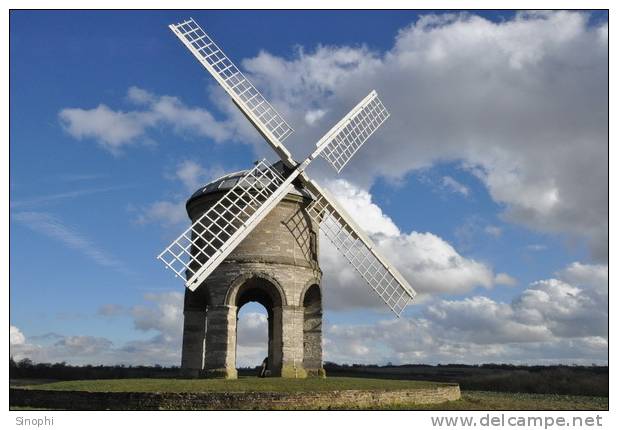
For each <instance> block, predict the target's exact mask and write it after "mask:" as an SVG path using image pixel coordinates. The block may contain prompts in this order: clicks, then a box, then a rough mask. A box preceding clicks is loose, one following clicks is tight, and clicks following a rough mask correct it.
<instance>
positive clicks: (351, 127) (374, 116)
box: [317, 90, 390, 173]
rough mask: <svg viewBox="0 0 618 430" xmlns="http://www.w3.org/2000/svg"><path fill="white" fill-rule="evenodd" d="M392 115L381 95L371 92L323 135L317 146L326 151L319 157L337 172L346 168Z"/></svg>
mask: <svg viewBox="0 0 618 430" xmlns="http://www.w3.org/2000/svg"><path fill="white" fill-rule="evenodd" d="M389 115H390V114H389V113H388V111H387V110H386V108H385V107H384V105H383V104H382V102H381V101H380V99H379V98H378V93H376V92H375V90H374V91H371V92H370V93H369V95H368V96H367V97H365V98H364V99H363V100H362V101H361V102H360V103H359V104H358V105H356V107H355V108H354V109H352V110H351V111H350V113H348V114H347V115H346V116H345V117H343V119H342V120H341V121H339V123H337V125H336V126H335V127H333V128H332V129H331V130H330V131H329V132H328V133H326V134H325V135H324V137H323V138H322V139H320V140H319V141H318V143H317V146H318V147H319V146H322V145H326V146H327V148H325V149H324V151H322V152H321V153H320V156H321V157H323V158H324V159H325V160H326V161H328V162H329V163H330V164H331V166H333V168H334V169H335V170H336V171H337V173H339V172H341V170H342V169H343V168H344V167H345V165H346V164H347V163H348V161H350V158H352V156H353V155H354V154H356V151H358V150H359V148H360V147H361V146H363V144H364V143H365V142H366V141H367V139H369V137H370V136H371V135H372V134H373V132H374V131H376V130H377V129H378V127H380V126H381V125H382V123H384V121H386V120H387V119H388V117H389Z"/></svg>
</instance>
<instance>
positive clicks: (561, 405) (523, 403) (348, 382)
mask: <svg viewBox="0 0 618 430" xmlns="http://www.w3.org/2000/svg"><path fill="white" fill-rule="evenodd" d="M13 382H14V383H12V385H13V386H20V387H21V388H36V389H48V390H80V391H108V392H112V391H113V392H119V391H133V392H213V391H225V392H251V391H271V392H298V391H329V390H377V389H389V390H396V389H410V388H430V387H435V386H438V385H440V383H436V382H429V381H409V380H392V379H369V378H348V377H329V378H325V379H318V378H308V379H281V378H264V379H260V378H255V377H241V378H239V379H237V380H222V379H108V380H105V379H100V380H83V381H62V382H53V383H43V384H41V383H36V381H31V382H32V384H20V383H19V382H18V381H13ZM608 407H609V399H608V397H590V396H569V395H555V394H525V393H498V392H491V391H468V390H462V396H461V399H460V400H457V401H451V402H446V403H440V404H435V405H413V404H399V405H393V406H391V407H389V409H395V410H607V409H608ZM355 408H356V407H355V405H349V407H346V408H344V409H355ZM13 409H20V408H13ZM363 409H365V408H363ZM381 409H382V408H381Z"/></svg>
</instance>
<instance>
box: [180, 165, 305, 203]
mask: <svg viewBox="0 0 618 430" xmlns="http://www.w3.org/2000/svg"><path fill="white" fill-rule="evenodd" d="M272 167H273V168H275V169H277V170H279V171H280V172H282V173H283V171H284V169H285V168H284V165H283V163H282V162H281V161H278V162H276V163H275V164H273V166H272ZM249 170H250V169H246V170H240V171H238V172H232V173H228V174H226V175H223V176H221V177H219V178H217V179H215V180H213V181H211V182H209V183H207V184H206V185H202V186H201V187H200V188H199V189H198V190H197V191H196V192H194V193H193V194H192V195H191V197H189V199H188V200H187V205H189V203H190V202H191V201H192V200H194V199H197V198H200V197H202V196H205V195H208V194H215V193H225V192H227V191H229V190H230V189H231V188H232V187H234V186H235V185H236V184H238V181H240V179H241V178H242V177H243V176H245V175H246V174H247V172H249ZM288 194H292V195H295V196H299V197H305V198H309V199H311V198H312V197H311V194H309V192H307V191H306V190H305V189H304V188H301V187H299V186H298V185H296V184H294V188H292V190H291V191H290V192H289V193H288Z"/></svg>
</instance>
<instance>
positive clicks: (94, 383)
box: [15, 377, 442, 393]
mask: <svg viewBox="0 0 618 430" xmlns="http://www.w3.org/2000/svg"><path fill="white" fill-rule="evenodd" d="M441 384H442V383H440V382H430V381H405V380H392V379H391V380H389V379H371V378H346V377H337V378H324V379H323V378H307V379H284V378H256V377H240V378H238V379H232V380H224V379H169V378H166V379H145V378H144V379H94V380H86V381H62V382H53V383H47V384H36V385H26V386H24V385H21V387H22V388H26V387H27V388H36V389H39V390H75V391H107V392H120V391H133V392H170V393H181V392H213V391H227V392H251V391H272V392H299V391H333V390H380V389H383V390H404V389H414V388H431V387H436V386H439V385H441ZM15 385H16V384H15Z"/></svg>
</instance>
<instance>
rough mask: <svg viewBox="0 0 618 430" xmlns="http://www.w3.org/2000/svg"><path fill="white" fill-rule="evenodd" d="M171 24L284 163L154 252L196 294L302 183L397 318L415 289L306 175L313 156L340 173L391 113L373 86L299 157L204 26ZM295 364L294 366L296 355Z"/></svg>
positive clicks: (237, 188)
mask: <svg viewBox="0 0 618 430" xmlns="http://www.w3.org/2000/svg"><path fill="white" fill-rule="evenodd" d="M169 28H170V29H171V30H172V32H173V33H174V34H175V35H176V36H177V37H178V39H180V41H181V42H182V43H183V44H184V45H185V46H186V47H187V49H189V51H190V52H191V53H192V54H193V55H194V56H195V58H197V60H198V61H199V62H200V63H201V64H202V66H204V68H205V69H206V70H207V71H208V72H209V73H210V74H211V75H212V76H213V77H214V78H215V80H216V81H217V82H218V83H219V84H220V85H221V87H222V88H223V89H224V90H225V92H226V93H227V94H228V95H229V96H230V97H231V98H232V101H233V102H234V104H235V105H236V106H237V107H238V108H239V109H240V110H241V112H242V113H243V114H244V115H245V116H246V118H247V119H248V120H249V121H250V122H251V124H253V126H254V127H255V128H256V129H257V131H258V132H259V133H260V134H261V135H262V137H263V138H264V139H265V140H266V142H267V143H268V144H269V145H270V146H271V147H272V149H274V151H275V152H276V153H277V154H278V155H279V157H280V158H281V162H280V163H278V164H279V165H281V164H282V165H283V168H281V167H278V166H275V165H269V164H268V163H267V162H266V160H262V161H260V162H258V163H256V165H255V167H253V168H252V169H251V170H249V171H247V172H244V173H243V175H242V176H241V177H240V178H238V179H237V182H236V184H235V185H234V186H233V187H231V188H230V189H229V190H228V191H227V192H226V194H225V195H223V196H222V197H221V198H220V199H219V200H218V201H217V202H216V203H215V204H213V205H212V206H211V207H210V208H209V209H208V210H206V211H204V212H203V214H201V216H199V217H197V219H195V220H194V222H193V223H192V225H191V226H190V227H189V228H188V229H187V230H185V231H184V232H183V233H182V234H181V235H180V236H179V237H178V238H177V239H176V240H174V241H173V242H172V243H171V244H170V245H169V246H167V247H166V248H165V249H164V250H163V252H161V253H160V254H159V256H158V257H157V258H158V259H160V260H161V261H162V262H163V263H164V264H165V266H166V267H167V268H169V269H171V270H172V271H173V272H174V273H175V275H176V276H178V277H181V278H184V277H186V282H185V285H186V287H187V288H188V290H189V291H191V292H195V291H196V289H198V287H200V285H202V284H203V283H204V282H205V281H206V280H207V278H208V277H209V275H211V274H212V273H213V271H214V270H215V269H216V268H217V267H218V266H219V265H220V264H221V263H222V262H223V261H224V260H225V259H226V258H227V257H228V256H229V255H230V253H231V252H233V251H234V249H235V248H236V247H237V246H239V244H240V243H241V242H242V241H243V240H244V239H245V238H247V236H248V235H249V234H250V233H251V232H252V231H253V230H254V229H255V228H256V226H258V225H259V224H260V222H261V221H262V220H264V219H265V217H267V216H268V215H269V213H271V211H273V209H274V208H275V207H276V206H277V205H278V204H279V203H280V202H281V201H282V199H283V198H284V197H285V196H286V195H287V194H288V193H289V192H290V190H291V189H292V188H293V187H294V186H296V185H298V184H300V186H301V187H302V188H303V189H304V190H306V191H308V192H309V193H310V194H311V196H312V197H313V199H312V202H311V204H310V205H309V206H308V207H307V212H308V214H309V216H310V217H311V218H312V219H313V221H314V222H315V223H316V225H319V229H320V231H321V232H322V233H323V235H324V236H325V237H326V238H327V239H328V240H330V241H331V242H332V243H333V245H334V246H335V247H336V248H337V250H338V251H339V252H340V253H341V254H342V255H343V257H345V259H346V260H347V261H348V262H349V263H350V264H351V265H352V266H353V267H354V269H356V271H357V272H358V273H359V274H360V275H361V277H362V278H363V279H364V280H365V281H366V283H367V284H368V285H369V287H370V288H371V289H372V290H373V291H374V292H375V293H377V294H378V296H379V297H380V298H381V299H382V300H383V301H384V303H386V305H387V306H388V307H389V308H390V309H391V310H392V311H393V312H394V313H395V315H397V316H400V315H401V312H402V311H403V310H404V308H405V307H406V305H407V304H408V303H409V302H410V301H411V300H412V299H413V298H414V296H415V294H416V293H415V292H414V290H413V289H412V287H410V285H409V284H408V282H407V281H406V280H405V279H404V277H403V276H402V275H401V274H400V273H399V272H398V271H397V269H396V268H395V267H394V266H392V265H391V264H389V263H388V261H387V260H386V259H385V258H384V257H383V256H382V255H380V253H379V252H378V250H377V249H376V247H375V245H374V244H373V243H372V241H371V240H370V239H369V238H368V237H367V235H366V234H365V233H364V232H363V231H362V229H361V228H360V227H359V226H358V225H357V224H356V223H355V222H354V221H353V219H352V217H351V216H350V215H349V214H348V213H346V211H345V210H344V209H343V208H342V207H341V206H340V205H339V204H338V203H337V202H336V200H335V199H334V198H333V197H332V196H331V195H330V194H329V193H328V192H327V191H326V190H324V189H322V188H321V187H320V186H319V185H318V184H317V183H316V182H315V181H313V180H312V179H310V178H309V177H308V176H307V174H306V173H305V170H306V168H307V166H308V165H309V164H310V163H311V162H312V161H313V160H315V159H316V158H317V157H318V156H320V157H322V158H324V159H325V160H326V161H327V162H328V163H329V164H330V165H331V166H332V167H333V168H334V169H335V170H336V171H337V172H338V173H339V172H341V170H342V169H343V168H344V167H345V165H346V164H347V163H348V162H349V161H350V159H351V158H352V156H353V155H354V154H355V153H356V152H357V151H358V150H359V149H360V147H361V146H362V145H363V144H364V143H365V142H366V141H367V139H368V138H369V137H370V136H371V135H372V134H373V133H374V132H375V131H376V130H377V129H378V128H379V127H380V126H381V125H382V124H383V123H384V121H386V119H387V118H388V117H389V113H388V111H387V110H386V108H385V107H384V105H383V104H382V102H381V101H380V99H379V98H378V95H377V93H376V92H375V91H371V92H370V93H369V94H368V95H367V96H366V97H365V98H364V99H363V100H361V102H360V103H358V104H357V105H356V106H355V107H354V108H353V109H352V110H351V111H350V112H349V113H348V114H347V115H345V116H344V117H343V118H342V119H341V120H340V121H339V122H338V123H337V124H335V125H334V126H333V127H332V128H331V129H330V130H329V131H328V132H327V133H326V134H325V135H324V136H323V137H322V138H321V139H320V140H319V141H318V142H317V143H316V148H315V150H314V151H313V152H312V153H311V154H310V155H309V156H308V157H307V158H305V159H304V160H303V161H302V162H297V161H296V160H294V158H293V157H292V154H291V153H290V151H288V150H287V149H286V147H285V146H284V145H283V142H284V141H285V139H286V138H287V137H289V136H290V135H291V134H292V133H293V129H292V128H291V127H290V126H289V125H288V123H287V122H286V121H285V120H284V119H283V118H282V117H281V115H279V113H277V111H276V110H275V109H274V108H273V106H272V105H271V104H270V103H269V102H268V101H267V100H266V99H265V98H264V97H263V96H262V94H261V93H260V92H259V91H258V90H257V89H256V88H255V87H254V86H253V84H252V83H251V82H250V81H249V80H248V79H247V78H246V77H245V76H244V74H243V73H242V72H241V71H240V70H239V69H238V68H237V67H236V66H235V65H234V63H232V61H231V60H230V59H229V58H228V57H227V56H226V55H225V54H224V53H223V51H222V50H221V49H220V48H219V46H217V44H216V43H215V42H214V41H213V40H212V39H211V38H210V37H209V36H208V35H207V34H206V32H205V31H204V30H203V29H202V28H201V27H200V26H199V25H198V24H197V23H196V22H195V21H194V20H193V19H192V18H191V19H188V20H186V21H184V22H181V23H178V24H172V25H170V26H169ZM213 315H214V314H213ZM206 353H208V351H207V352H206ZM294 363H295V364H294V366H296V360H295V361H294Z"/></svg>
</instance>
